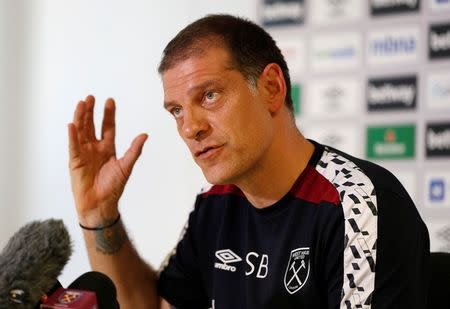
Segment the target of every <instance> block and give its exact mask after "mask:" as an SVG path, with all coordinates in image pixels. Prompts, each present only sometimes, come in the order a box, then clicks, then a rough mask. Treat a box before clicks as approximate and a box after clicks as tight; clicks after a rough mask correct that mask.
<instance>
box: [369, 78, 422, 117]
mask: <svg viewBox="0 0 450 309" xmlns="http://www.w3.org/2000/svg"><path fill="white" fill-rule="evenodd" d="M416 98H417V78H416V76H415V75H409V76H399V77H390V78H383V79H378V78H377V79H371V80H369V84H368V86H367V104H368V107H369V110H383V109H412V108H415V107H416Z"/></svg>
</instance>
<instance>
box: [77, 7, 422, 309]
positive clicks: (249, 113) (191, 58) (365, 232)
mask: <svg viewBox="0 0 450 309" xmlns="http://www.w3.org/2000/svg"><path fill="white" fill-rule="evenodd" d="M159 72H160V73H161V76H162V81H163V88H164V107H165V108H166V109H167V110H168V111H169V112H170V113H171V114H172V116H173V117H174V119H175V122H176V124H177V129H178V132H179V134H180V136H181V137H182V139H183V140H184V142H185V143H186V145H187V146H188V148H189V150H190V151H191V153H192V156H193V158H194V160H195V162H196V163H197V164H198V165H199V166H200V167H201V169H202V171H203V174H204V175H205V177H206V179H207V180H208V182H209V183H211V184H214V185H213V186H212V187H211V188H209V189H207V190H204V191H203V192H202V193H200V194H199V195H198V196H197V199H196V203H195V208H194V210H193V211H192V213H191V214H190V216H189V221H188V224H187V226H186V228H185V230H184V231H183V234H182V237H181V240H180V241H179V243H178V245H177V246H176V248H175V249H174V251H173V252H172V253H171V254H170V255H169V257H168V259H167V260H166V261H165V262H164V263H163V265H162V268H161V272H160V273H159V274H157V273H156V272H155V271H154V270H153V269H152V268H151V267H149V266H147V265H146V263H145V262H144V261H142V260H141V258H140V257H139V256H138V254H137V252H136V251H135V250H134V248H133V246H132V244H131V243H130V241H129V239H128V238H127V235H126V232H125V229H124V227H123V225H122V223H121V221H120V215H119V211H118V200H119V198H120V196H121V194H122V192H123V189H124V186H125V184H126V182H127V179H128V177H129V176H130V174H131V171H132V168H133V165H134V163H135V162H136V160H137V158H138V157H139V155H140V153H141V150H142V147H143V145H144V142H145V140H146V138H147V136H146V135H145V134H143V135H139V136H138V137H136V138H135V140H134V141H133V143H132V144H131V147H130V149H129V150H128V151H127V152H126V153H125V155H124V156H123V157H122V158H120V159H116V154H115V147H114V135H115V124H114V112H115V107H114V101H113V100H112V99H109V100H107V102H106V104H105V111H104V119H103V125H102V137H101V139H100V140H97V139H96V137H95V133H94V132H95V130H94V124H93V106H94V98H93V97H92V96H89V97H87V98H86V100H85V101H81V102H80V103H79V104H78V106H77V108H76V111H75V116H74V122H73V123H71V124H69V140H70V146H69V147H70V171H71V179H72V189H73V193H74V197H75V202H76V207H77V212H78V217H79V221H80V225H81V226H82V227H83V228H84V236H85V239H86V244H87V248H88V253H89V258H90V262H91V265H92V267H93V269H95V270H98V271H102V272H104V273H106V274H108V275H109V276H110V277H111V278H112V279H113V280H114V282H115V284H116V286H117V288H118V294H119V301H120V303H121V306H122V308H170V306H174V307H176V308H219V309H222V308H233V309H234V308H376V309H380V308H424V307H425V303H426V296H427V288H428V286H427V272H428V266H427V263H428V255H429V241H428V233H427V230H426V227H425V225H424V224H423V222H422V220H421V218H420V216H419V214H418V212H417V210H416V208H415V206H414V204H413V202H412V201H411V199H410V197H409V196H408V194H407V193H406V191H405V190H404V188H403V187H402V186H401V184H400V183H399V182H398V180H397V179H396V178H395V177H394V176H393V175H392V174H390V173H389V172H388V171H386V170H385V169H383V168H381V167H379V166H377V165H375V164H372V163H369V162H367V161H363V160H360V159H356V158H353V157H351V156H349V155H347V154H345V153H342V152H340V151H337V150H335V149H332V148H330V147H327V146H323V145H320V144H318V143H316V142H314V141H310V140H307V139H305V138H304V137H303V136H302V134H301V133H300V132H299V130H298V129H297V127H296V125H295V119H294V116H293V111H292V110H293V108H292V99H291V97H290V91H291V89H290V87H291V86H290V80H289V72H288V68H287V65H286V63H285V60H284V59H283V56H282V55H281V53H280V50H279V49H278V48H277V47H276V45H275V42H274V41H273V39H272V38H271V37H270V36H269V35H268V34H267V33H266V32H265V31H264V30H263V29H261V28H260V27H258V26H257V25H255V24H253V23H251V22H249V21H246V20H243V19H240V18H236V17H232V16H227V15H211V16H208V17H205V18H203V19H200V20H198V21H196V22H194V23H192V24H190V25H189V26H187V27H186V28H185V29H183V30H182V31H181V32H180V33H179V34H178V35H177V36H176V37H175V38H174V39H173V40H172V41H171V42H170V43H169V44H168V46H167V47H166V49H165V50H164V54H163V59H162V61H161V64H160V67H159ZM169 304H170V305H169Z"/></svg>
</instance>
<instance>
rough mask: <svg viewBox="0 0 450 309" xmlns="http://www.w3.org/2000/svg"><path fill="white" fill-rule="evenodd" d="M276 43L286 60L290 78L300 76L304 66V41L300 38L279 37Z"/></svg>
mask: <svg viewBox="0 0 450 309" xmlns="http://www.w3.org/2000/svg"><path fill="white" fill-rule="evenodd" d="M277 45H278V47H279V48H280V50H281V53H282V54H283V56H284V59H285V60H286V62H287V65H288V68H289V73H290V75H291V79H296V78H299V77H301V73H303V72H304V71H305V67H306V53H305V43H304V40H303V39H302V38H297V37H295V38H292V37H291V38H279V39H277Z"/></svg>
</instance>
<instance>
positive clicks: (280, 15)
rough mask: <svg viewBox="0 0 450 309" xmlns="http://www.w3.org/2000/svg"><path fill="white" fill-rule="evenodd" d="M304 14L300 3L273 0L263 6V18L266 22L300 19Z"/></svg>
mask: <svg viewBox="0 0 450 309" xmlns="http://www.w3.org/2000/svg"><path fill="white" fill-rule="evenodd" d="M304 14H305V10H304V7H303V4H302V3H299V2H275V3H272V4H269V3H266V4H265V5H264V8H263V19H264V22H266V23H275V22H277V21H280V20H286V19H287V20H301V19H303V16H304Z"/></svg>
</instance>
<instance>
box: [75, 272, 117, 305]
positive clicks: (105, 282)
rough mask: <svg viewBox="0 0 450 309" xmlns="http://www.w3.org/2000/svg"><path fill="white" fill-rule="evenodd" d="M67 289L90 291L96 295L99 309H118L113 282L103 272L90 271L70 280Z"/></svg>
mask: <svg viewBox="0 0 450 309" xmlns="http://www.w3.org/2000/svg"><path fill="white" fill-rule="evenodd" d="M67 288H68V289H77V290H84V291H92V292H95V293H96V295H97V302H98V306H99V309H119V308H120V306H119V303H118V302H117V290H116V286H115V285H114V282H113V281H112V280H111V279H110V278H109V277H108V276H107V275H105V274H103V273H100V272H97V271H90V272H87V273H85V274H83V275H81V276H80V277H78V278H77V279H76V280H75V281H74V282H72V283H71V284H70V285H69V286H68V287H67Z"/></svg>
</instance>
